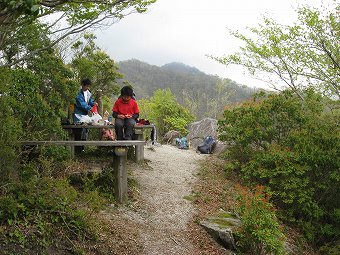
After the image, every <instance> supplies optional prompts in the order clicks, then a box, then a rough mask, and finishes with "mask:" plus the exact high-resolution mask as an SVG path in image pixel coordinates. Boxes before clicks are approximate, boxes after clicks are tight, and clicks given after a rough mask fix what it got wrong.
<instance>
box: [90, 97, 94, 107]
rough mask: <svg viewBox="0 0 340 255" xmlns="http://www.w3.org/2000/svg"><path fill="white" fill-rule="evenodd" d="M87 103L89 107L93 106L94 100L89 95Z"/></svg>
mask: <svg viewBox="0 0 340 255" xmlns="http://www.w3.org/2000/svg"><path fill="white" fill-rule="evenodd" d="M89 105H90V106H91V107H92V106H94V100H93V98H92V97H90V99H89Z"/></svg>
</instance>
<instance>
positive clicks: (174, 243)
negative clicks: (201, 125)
mask: <svg viewBox="0 0 340 255" xmlns="http://www.w3.org/2000/svg"><path fill="white" fill-rule="evenodd" d="M204 156H205V155H200V154H197V153H195V152H194V151H192V150H179V149H178V148H176V147H173V146H170V145H162V146H157V147H153V150H150V149H148V148H146V149H145V159H146V160H148V161H149V162H148V165H149V166H150V168H149V169H148V168H138V169H137V170H134V171H133V175H134V178H136V180H137V182H138V184H139V192H140V195H141V198H140V201H139V207H140V208H139V209H138V210H136V211H134V210H125V209H123V210H124V211H125V212H124V213H125V214H126V216H127V217H128V218H129V220H132V221H134V222H135V223H136V224H138V225H139V227H140V233H139V236H140V238H141V239H142V240H141V241H142V243H143V253H144V254H146V255H153V254H155V255H156V254H157V255H159V254H163V255H167V254H197V253H196V251H195V247H193V244H192V243H191V241H190V239H189V235H190V230H189V229H188V223H189V221H190V219H191V218H192V216H193V213H194V211H195V209H194V207H193V206H192V204H191V202H190V201H188V200H186V199H185V198H184V197H185V196H188V195H190V194H191V191H192V188H191V187H192V184H193V183H194V182H195V180H196V177H195V174H196V173H197V170H198V160H200V159H202V158H203V157H204Z"/></svg>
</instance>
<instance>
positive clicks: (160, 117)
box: [138, 89, 194, 136]
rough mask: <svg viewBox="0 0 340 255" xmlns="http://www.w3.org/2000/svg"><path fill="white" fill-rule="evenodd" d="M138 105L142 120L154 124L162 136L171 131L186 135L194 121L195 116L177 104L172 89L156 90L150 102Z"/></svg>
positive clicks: (141, 102) (143, 101)
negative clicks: (189, 125) (147, 120)
mask: <svg viewBox="0 0 340 255" xmlns="http://www.w3.org/2000/svg"><path fill="white" fill-rule="evenodd" d="M138 104H139V107H140V112H141V118H145V119H149V120H150V121H151V123H154V124H155V125H156V127H157V130H158V134H159V135H160V136H162V135H164V134H165V133H166V132H168V131H170V130H177V131H179V132H180V133H181V134H182V135H186V134H187V132H188V131H187V125H188V124H189V123H190V122H192V121H193V120H194V117H193V115H192V114H191V113H190V112H189V111H188V110H187V109H185V108H184V107H183V106H181V105H180V104H179V103H178V102H177V100H176V98H175V96H174V95H173V94H172V93H171V91H170V89H166V90H160V89H159V90H156V91H155V92H154V95H153V96H152V97H151V98H150V100H147V99H143V100H140V101H139V102H138Z"/></svg>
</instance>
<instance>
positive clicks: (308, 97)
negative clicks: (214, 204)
mask: <svg viewBox="0 0 340 255" xmlns="http://www.w3.org/2000/svg"><path fill="white" fill-rule="evenodd" d="M325 103H327V105H330V104H334V102H332V101H329V100H326V99H324V98H322V97H321V96H320V95H318V94H316V93H314V92H313V91H306V92H305V94H304V100H303V101H302V100H300V99H299V98H297V97H296V96H295V95H294V93H292V92H291V91H284V92H282V93H280V94H273V95H269V96H264V97H261V98H255V100H254V101H253V102H248V103H246V104H244V105H242V106H241V107H239V108H234V109H228V110H226V111H225V113H224V119H223V120H221V121H219V129H220V132H221V137H220V138H221V140H224V141H226V142H228V143H229V144H230V149H229V152H228V154H227V155H228V157H229V158H228V159H229V160H232V161H233V162H235V161H236V162H238V163H235V165H236V166H238V167H237V168H236V167H235V170H236V171H238V173H240V174H241V175H242V177H243V178H244V180H246V181H247V182H248V184H249V185H251V186H253V185H257V184H261V185H264V186H266V187H267V188H268V189H269V190H270V192H271V193H272V198H271V201H272V202H273V203H274V204H275V205H276V206H277V207H279V208H280V209H281V210H280V211H281V212H282V214H281V218H282V219H284V220H286V221H288V222H292V223H295V224H298V225H299V226H301V227H302V229H303V230H304V233H305V234H306V237H307V238H308V239H309V240H310V241H313V242H314V243H316V244H317V245H322V244H323V243H325V242H327V240H337V239H338V238H339V237H340V228H339V226H340V221H339V217H336V215H337V214H336V213H335V212H336V211H337V210H338V209H339V204H340V197H339V196H337V194H338V193H339V192H340V185H339V183H340V172H339V169H340V159H339V156H338V155H339V148H340V139H339V127H338V119H339V112H337V111H332V112H331V111H329V110H328V107H327V106H326V104H325Z"/></svg>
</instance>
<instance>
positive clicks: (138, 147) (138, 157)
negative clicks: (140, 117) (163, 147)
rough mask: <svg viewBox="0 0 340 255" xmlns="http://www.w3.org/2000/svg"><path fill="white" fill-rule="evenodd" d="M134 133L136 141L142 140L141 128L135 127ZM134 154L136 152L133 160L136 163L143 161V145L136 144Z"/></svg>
mask: <svg viewBox="0 0 340 255" xmlns="http://www.w3.org/2000/svg"><path fill="white" fill-rule="evenodd" d="M135 135H136V139H137V140H138V141H144V132H143V128H138V127H135ZM135 154H136V155H135V156H136V157H135V160H136V162H137V163H139V162H141V161H143V160H144V145H136V148H135Z"/></svg>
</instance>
